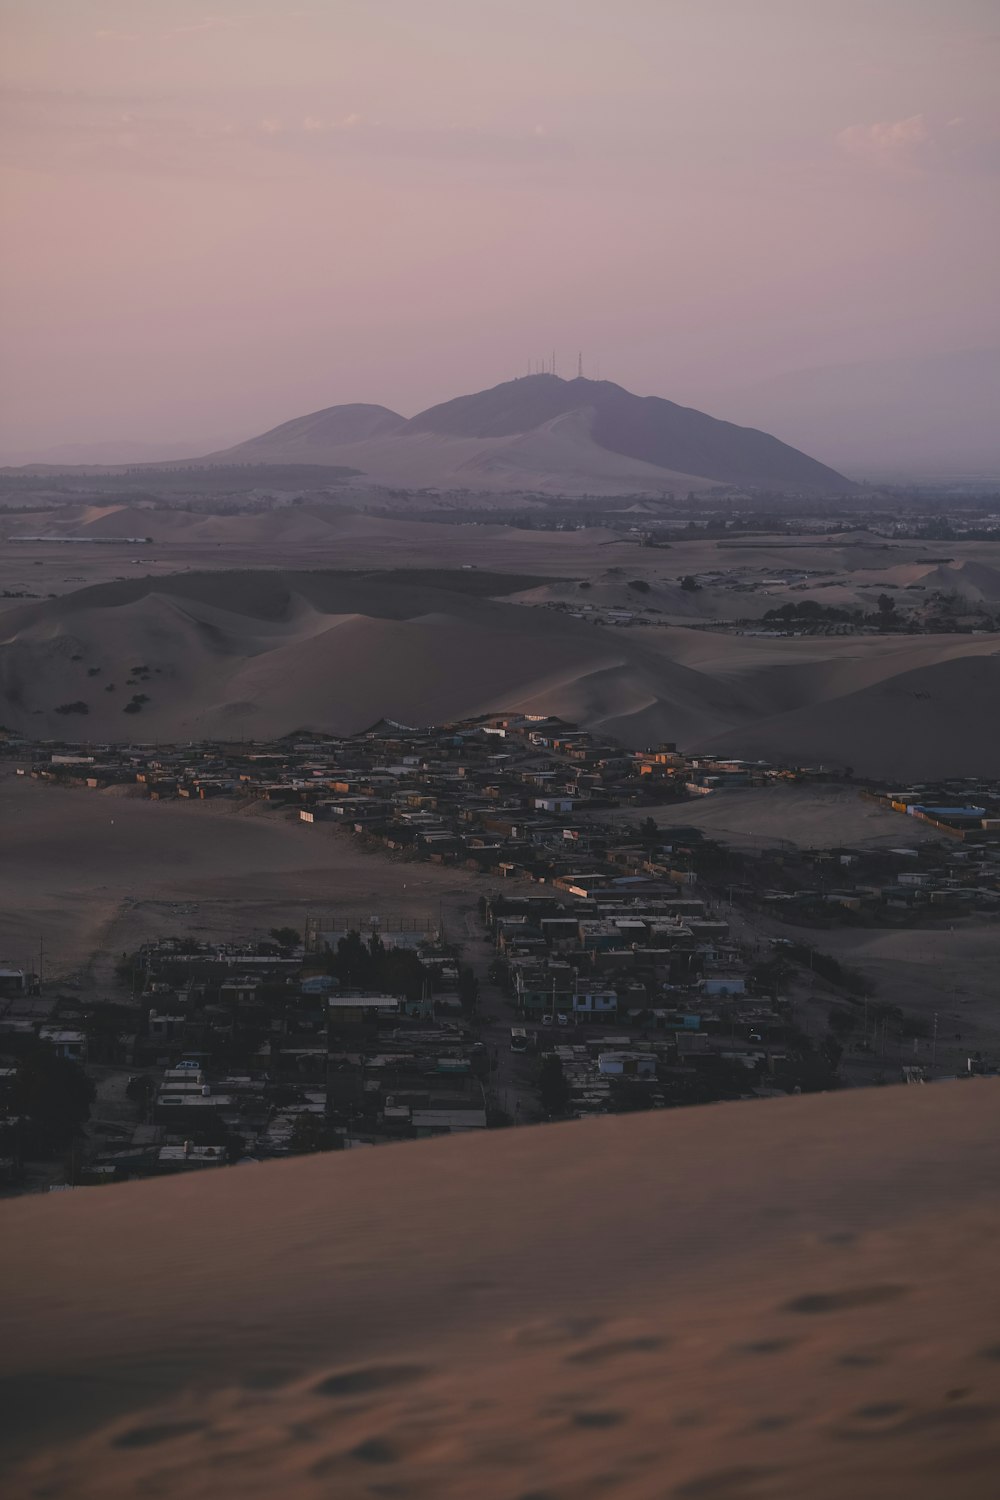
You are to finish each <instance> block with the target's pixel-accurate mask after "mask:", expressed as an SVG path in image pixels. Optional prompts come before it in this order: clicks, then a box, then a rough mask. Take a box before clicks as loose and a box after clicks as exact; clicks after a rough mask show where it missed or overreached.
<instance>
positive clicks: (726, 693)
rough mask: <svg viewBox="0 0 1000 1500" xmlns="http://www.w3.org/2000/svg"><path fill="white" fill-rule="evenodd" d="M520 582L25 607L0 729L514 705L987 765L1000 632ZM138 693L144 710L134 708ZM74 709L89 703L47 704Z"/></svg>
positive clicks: (255, 575)
mask: <svg viewBox="0 0 1000 1500" xmlns="http://www.w3.org/2000/svg"><path fill="white" fill-rule="evenodd" d="M520 582H521V583H523V580H520ZM517 583H518V580H513V581H509V582H505V580H504V579H502V578H496V579H490V578H488V577H486V576H485V575H482V574H478V573H476V572H474V571H473V572H469V573H463V572H460V571H459V572H455V573H452V574H451V575H448V574H446V573H441V574H437V575H428V576H421V575H419V574H418V573H413V574H412V575H410V576H406V575H395V576H390V575H377V574H376V575H363V574H351V573H326V572H308V573H307V572H292V571H282V570H280V569H275V570H271V571H267V572H240V571H236V570H230V571H228V572H223V573H214V574H213V573H200V574H196V573H188V574H178V575H167V576H160V577H158V578H141V579H135V580H129V581H121V582H116V583H110V584H100V585H95V586H93V587H91V588H86V589H79V590H78V591H77V592H76V593H73V594H67V595H63V596H61V597H58V598H53V599H49V600H45V601H42V602H38V603H29V604H23V603H21V604H16V605H13V606H12V607H10V608H9V609H7V610H6V611H5V612H4V613H3V615H2V616H0V722H2V723H4V724H6V725H8V726H9V727H13V728H17V729H20V730H23V731H24V732H27V733H29V734H31V735H32V736H33V737H36V738H39V737H57V736H58V737H60V738H63V737H65V738H69V739H77V740H79V739H95V738H98V739H110V740H118V741H120V740H130V739H137V738H138V739H143V740H177V739H186V738H204V737H212V736H220V735H221V736H232V735H245V736H256V737H263V736H273V735H281V734H287V733H290V732H291V731H293V730H295V729H298V728H303V727H312V728H318V729H324V730H329V731H332V732H335V733H345V734H347V733H357V732H360V731H362V730H364V729H365V728H367V727H368V726H369V725H370V724H372V723H373V722H375V721H376V720H377V719H379V718H381V717H383V716H384V715H387V716H389V717H391V718H395V719H399V720H401V721H402V722H403V723H409V724H431V723H438V722H442V721H445V720H449V719H453V718H458V717H466V716H470V715H473V714H477V713H485V712H488V711H491V710H501V709H522V710H529V711H532V712H539V713H556V714H561V715H563V716H564V717H566V718H570V719H575V720H578V721H580V722H582V723H584V724H587V725H589V726H592V727H594V728H599V729H603V730H605V731H606V732H608V733H610V734H612V735H614V736H616V737H618V738H619V739H621V740H623V741H624V742H625V743H626V744H631V745H639V746H641V745H646V744H650V743H653V742H656V741H659V740H662V739H670V740H675V741H677V742H678V743H680V744H682V745H684V746H686V747H691V748H709V749H718V750H724V751H725V752H726V753H731V754H737V755H750V756H759V757H764V758H767V757H774V758H778V759H782V760H785V761H787V760H791V761H793V762H797V763H800V764H815V763H822V764H825V765H827V766H831V767H834V766H838V765H839V766H843V765H852V766H854V768H855V769H856V770H858V771H859V772H862V773H865V774H873V775H881V776H889V777H894V778H895V777H899V778H912V777H921V776H932V775H939V774H940V775H961V774H970V775H971V774H989V773H990V772H991V771H992V770H994V769H995V745H996V742H997V737H998V732H1000V645H998V641H997V637H996V636H992V635H984V636H966V635H948V636H942V637H932V636H886V637H871V636H869V637H843V638H823V637H815V638H805V637H803V638H799V639H766V638H761V637H753V636H733V635H723V634H714V633H708V632H702V631H696V630H688V629H683V628H669V629H655V630H654V629H630V630H621V629H613V628H604V627H600V626H595V625H593V624H588V623H586V622H585V621H584V620H582V619H578V620H575V619H573V618H571V617H569V616H567V615H564V614H557V613H554V612H551V611H548V610H530V609H527V608H524V607H520V606H518V605H514V604H510V603H507V602H504V601H503V600H502V599H497V598H490V597H488V596H487V591H490V590H492V591H493V592H495V593H503V592H504V591H505V590H506V589H508V588H512V587H515V586H516V585H517ZM137 667H142V668H147V669H148V671H147V672H145V673H141V674H140V675H139V677H136V675H135V670H134V669H135V668H137ZM136 693H141V694H143V695H144V697H145V698H146V699H147V700H148V701H147V702H146V703H144V704H143V705H142V706H141V712H140V713H137V714H131V715H125V714H124V712H123V710H124V707H125V705H126V704H127V703H128V702H129V700H130V699H131V698H132V697H133V696H134V695H135V694H136ZM80 702H83V703H85V704H86V705H87V707H88V712H87V713H86V714H85V715H84V714H77V713H72V714H60V713H59V712H58V711H57V710H58V709H59V708H60V707H61V706H64V705H66V704H74V703H80Z"/></svg>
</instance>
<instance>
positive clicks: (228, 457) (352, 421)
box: [209, 402, 406, 463]
mask: <svg viewBox="0 0 1000 1500" xmlns="http://www.w3.org/2000/svg"><path fill="white" fill-rule="evenodd" d="M405 425H406V418H405V417H401V416H399V415H398V414H397V413H396V412H394V411H390V410H389V408H388V407H387V406H369V405H366V404H365V403H364V402H355V403H353V404H352V405H349V406H329V407H327V408H326V410H325V411H314V412H310V414H309V415H308V416H307V417H293V418H292V420H291V421H290V422H282V424H281V426H280V427H272V428H271V430H270V431H269V432H262V433H261V434H260V436H259V437H255V438H249V439H248V440H247V442H245V443H239V444H237V446H236V447H235V448H228V449H225V450H224V451H223V452H221V453H215V454H210V455H209V458H210V459H212V460H224V461H225V462H227V463H232V462H243V463H270V462H279V463H309V462H310V459H309V458H308V456H306V455H308V454H310V453H315V452H317V451H319V450H323V451H325V450H327V449H331V448H338V447H341V446H342V445H343V444H344V443H361V442H366V441H367V440H368V439H369V438H377V437H384V436H385V435H386V434H387V433H390V432H395V431H396V429H397V428H399V427H403V426H405ZM276 454H280V455H281V456H280V457H279V458H277V459H275V458H274V455H276ZM322 462H326V460H325V459H324V460H322Z"/></svg>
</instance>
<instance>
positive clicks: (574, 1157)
mask: <svg viewBox="0 0 1000 1500" xmlns="http://www.w3.org/2000/svg"><path fill="white" fill-rule="evenodd" d="M996 1107H997V1085H996V1084H995V1083H993V1082H991V1081H982V1082H978V1083H969V1084H951V1085H938V1086H935V1087H933V1088H926V1089H909V1090H906V1089H902V1088H898V1089H888V1090H883V1091H879V1092H875V1091H873V1092H867V1093H865V1094H863V1095H857V1094H855V1095H852V1096H850V1097H847V1096H839V1097H833V1096H826V1097H813V1098H808V1099H788V1100H779V1101H769V1102H767V1103H751V1104H736V1105H721V1106H711V1107H707V1108H704V1109H692V1110H684V1111H678V1112H672V1113H671V1114H669V1115H666V1116H664V1115H658V1116H641V1117H640V1116H634V1117H631V1118H629V1119H617V1120H614V1119H608V1120H603V1121H594V1122H587V1123H579V1124H572V1125H568V1126H553V1127H538V1128H528V1129H522V1130H515V1131H509V1132H500V1133H497V1134H494V1135H491V1136H489V1137H487V1138H486V1139H485V1140H477V1141H469V1140H457V1139H452V1140H449V1141H441V1142H429V1143H420V1144H416V1145H411V1146H400V1147H392V1148H386V1149H385V1150H383V1151H378V1152H375V1153H370V1152H369V1153H365V1154H361V1155H359V1154H358V1153H351V1154H349V1155H347V1156H338V1157H336V1158H326V1159H316V1158H314V1159H311V1160H308V1161H300V1162H291V1163H280V1164H272V1165H267V1166H260V1167H244V1168H234V1169H230V1170H228V1171H218V1172H216V1173H214V1174H212V1175H211V1176H210V1177H206V1176H204V1175H202V1176H200V1177H196V1178H188V1179H175V1180H173V1181H170V1182H167V1183H145V1184H139V1185H135V1186H131V1187H129V1186H126V1187H122V1188H110V1189H105V1190H102V1191H101V1192H100V1193H92V1192H87V1191H79V1192H77V1193H72V1194H61V1195H58V1197H56V1198H55V1199H53V1198H48V1199H44V1200H39V1199H33V1200H29V1199H22V1200H19V1201H17V1202H14V1203H10V1204H8V1205H6V1207H5V1217H6V1219H7V1226H6V1227H7V1231H8V1232H7V1234H6V1235H5V1237H4V1242H3V1247H2V1266H3V1274H4V1284H5V1287H6V1288H7V1291H8V1298H7V1303H8V1312H7V1314H6V1317H5V1327H4V1339H3V1343H2V1347H0V1377H2V1379H3V1393H4V1410H5V1412H6V1414H7V1417H8V1420H9V1437H8V1439H7V1442H6V1446H5V1457H6V1469H5V1474H4V1478H5V1483H6V1490H5V1492H6V1493H8V1494H11V1495H14V1496H18V1497H20V1496H25V1497H27V1496H29V1495H33V1496H42V1495H46V1496H55V1495H59V1496H66V1497H74V1496H80V1497H84V1496H85V1497H93V1500H97V1497H98V1496H101V1497H104V1496H122V1497H124V1496H126V1495H129V1496H131V1495H134V1494H137V1493H155V1494H158V1495H161V1496H163V1497H166V1500H173V1497H175V1496H177V1497H179V1496H181V1495H183V1496H185V1497H189V1496H196V1497H200V1496H205V1497H208V1496H217V1497H228V1496H230V1495H233V1496H235V1495H251V1496H258V1495H259V1496H261V1497H264V1496H271V1495H275V1494H284V1495H290V1496H308V1497H312V1496H317V1497H319V1496H324V1495H330V1494H336V1495H338V1496H340V1495H344V1496H349V1497H355V1496H357V1497H361V1496H369V1495H386V1496H412V1497H417V1500H437V1497H444V1500H451V1497H454V1500H465V1497H467V1496H469V1495H471V1494H476V1495H482V1496H483V1497H484V1500H528V1497H529V1496H534V1497H541V1496H549V1497H552V1500H597V1497H599V1496H606V1495H610V1496H613V1497H621V1500H660V1497H670V1500H697V1497H702V1500H712V1497H714V1500H762V1497H776V1500H797V1497H799V1496H801V1495H803V1494H806V1493H809V1494H815V1495H816V1496H818V1497H820V1500H835V1497H836V1500H840V1497H841V1496H843V1495H845V1494H852V1493H853V1494H864V1495H879V1496H883V1495H885V1496H889V1497H899V1500H903V1497H907V1500H938V1497H940V1496H941V1495H944V1494H948V1495H956V1496H959V1495H960V1496H962V1497H964V1500H967V1497H972V1500H978V1497H983V1500H986V1497H987V1496H992V1494H994V1493H995V1477H996V1463H997V1460H998V1457H1000V1344H998V1341H997V1336H996V1329H995V1328H994V1327H992V1325H991V1320H992V1315H993V1313H994V1312H995V1311H996V1297H995V1292H994V1290H993V1282H994V1271H995V1248H994V1247H995V1241H996V1234H997V1230H998V1228H1000V1220H998V1214H997V1208H996V1203H995V1198H994V1195H993V1191H992V1185H993V1182H995V1173H996V1166H997V1159H996V1158H997V1150H996V1144H995V1136H996V1132H995V1118H996ZM11 1294H13V1295H11Z"/></svg>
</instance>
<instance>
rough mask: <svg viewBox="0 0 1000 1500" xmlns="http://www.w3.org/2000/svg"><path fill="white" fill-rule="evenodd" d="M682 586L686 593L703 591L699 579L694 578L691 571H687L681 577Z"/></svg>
mask: <svg viewBox="0 0 1000 1500" xmlns="http://www.w3.org/2000/svg"><path fill="white" fill-rule="evenodd" d="M681 588H682V589H683V590H684V592H685V594H700V593H701V584H700V583H699V582H698V581H697V579H695V578H692V577H691V574H690V573H685V575H684V577H683V578H682V579H681Z"/></svg>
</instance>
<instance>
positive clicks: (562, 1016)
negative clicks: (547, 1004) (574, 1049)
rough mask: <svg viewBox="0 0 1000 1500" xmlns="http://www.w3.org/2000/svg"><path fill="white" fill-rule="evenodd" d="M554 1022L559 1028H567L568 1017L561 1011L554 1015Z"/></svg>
mask: <svg viewBox="0 0 1000 1500" xmlns="http://www.w3.org/2000/svg"><path fill="white" fill-rule="evenodd" d="M556 1021H557V1022H558V1024H559V1025H560V1026H568V1025H569V1016H568V1015H567V1014H566V1012H565V1011H564V1010H561V1011H559V1012H558V1014H557V1015H556Z"/></svg>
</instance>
